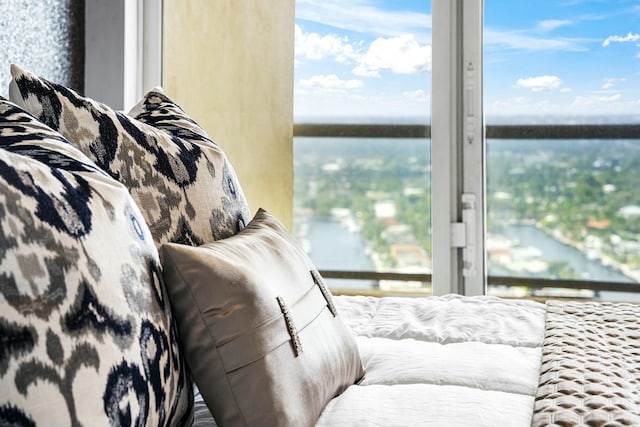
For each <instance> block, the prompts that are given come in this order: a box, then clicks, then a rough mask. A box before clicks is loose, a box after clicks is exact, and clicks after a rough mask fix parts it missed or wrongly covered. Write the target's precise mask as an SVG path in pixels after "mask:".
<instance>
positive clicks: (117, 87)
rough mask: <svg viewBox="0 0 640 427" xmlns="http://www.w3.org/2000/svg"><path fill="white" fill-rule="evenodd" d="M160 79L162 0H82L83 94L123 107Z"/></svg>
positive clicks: (131, 103)
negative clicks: (83, 24) (107, 0)
mask: <svg viewBox="0 0 640 427" xmlns="http://www.w3.org/2000/svg"><path fill="white" fill-rule="evenodd" d="M105 52H108V55H107V54H105ZM161 84H162V1H158V0H114V1H109V2H105V1H100V0H87V1H86V3H85V84H84V92H85V95H86V96H89V97H91V98H94V99H96V100H99V101H101V102H104V103H106V104H108V105H110V106H112V107H113V108H115V109H117V110H128V109H129V108H131V107H132V106H133V105H135V104H136V103H137V102H138V101H139V100H140V98H141V97H142V96H143V95H144V93H145V92H146V91H148V90H150V89H152V88H154V87H156V86H160V85H161Z"/></svg>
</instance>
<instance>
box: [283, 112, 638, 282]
mask: <svg viewBox="0 0 640 427" xmlns="http://www.w3.org/2000/svg"><path fill="white" fill-rule="evenodd" d="M293 135H294V137H343V138H344V137H352V138H430V137H431V127H430V126H429V125H402V124H389V125H387V124H326V123H297V124H295V125H294V128H293ZM485 135H486V138H487V139H565V140H566V139H640V124H602V125H599V124H595V125H594V124H586V125H585V124H577V125H488V126H486V128H485ZM321 274H322V275H323V276H324V277H325V278H327V279H349V280H373V281H380V280H393V281H407V282H409V281H411V282H423V283H431V280H432V277H431V274H408V273H396V272H378V271H346V270H322V271H321ZM487 283H488V285H490V286H506V287H527V288H530V289H544V288H559V289H579V290H593V291H609V292H629V293H640V284H637V283H625V282H610V281H597V280H578V279H576V280H566V279H544V278H527V277H511V276H509V277H506V276H488V278H487ZM341 291H342V292H344V293H349V292H350V291H353V290H346V289H344V290H341ZM358 292H359V293H360V292H361V290H358ZM378 293H380V294H383V293H384V292H382V291H381V292H376V291H373V292H371V294H378ZM395 293H397V294H405V295H413V294H416V295H418V294H420V293H418V292H414V291H408V292H402V291H401V292H395Z"/></svg>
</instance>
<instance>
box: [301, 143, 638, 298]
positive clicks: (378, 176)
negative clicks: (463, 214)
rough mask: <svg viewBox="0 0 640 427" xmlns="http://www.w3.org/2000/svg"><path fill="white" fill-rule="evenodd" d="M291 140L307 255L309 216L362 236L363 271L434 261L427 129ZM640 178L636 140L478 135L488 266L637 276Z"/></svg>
mask: <svg viewBox="0 0 640 427" xmlns="http://www.w3.org/2000/svg"><path fill="white" fill-rule="evenodd" d="M294 148H295V161H294V176H295V181H294V185H295V189H294V204H295V210H296V215H295V219H294V221H295V224H294V228H295V231H296V234H297V237H298V238H299V239H300V241H301V242H303V244H304V245H305V247H306V248H307V249H308V250H309V252H310V256H311V258H312V260H313V259H314V253H313V249H314V248H313V247H314V246H318V245H322V244H323V243H322V241H321V240H322V238H324V237H322V238H320V239H319V238H317V237H316V238H315V240H314V242H309V241H308V231H309V227H310V226H313V224H317V223H318V222H321V221H331V222H338V223H340V224H342V226H343V227H342V230H343V232H344V233H351V234H354V235H356V236H358V238H361V239H362V241H363V246H364V252H365V253H366V257H368V258H369V259H370V260H371V267H370V268H369V269H370V270H375V271H393V272H405V273H430V272H431V228H430V224H431V204H432V203H436V202H437V201H433V200H432V199H431V160H430V141H429V140H427V139H358V138H351V139H349V138H296V140H295V143H294ZM638 182H640V140H489V141H487V241H486V249H487V257H488V262H489V274H491V275H499V276H509V277H541V278H551V279H574V280H603V281H618V282H620V281H625V282H640V196H639V195H638V192H637V189H636V188H635V187H636V184H637V183H638ZM326 239H327V240H328V241H327V242H326V243H325V244H326V245H332V242H331V240H332V239H335V238H332V237H331V236H329V235H327V236H326ZM319 240H320V242H319ZM550 243H552V244H555V245H556V246H555V247H556V249H549V248H548V245H549V244H550ZM545 245H547V246H545ZM558 248H559V249H558ZM569 251H574V252H575V251H578V252H579V253H580V254H581V259H582V261H580V262H578V263H576V262H573V261H571V260H569V259H568V257H567V256H565V253H568V252H569ZM314 262H316V261H315V260H314ZM322 262H323V261H320V263H322ZM348 265H354V264H353V263H349V264H348ZM318 267H319V268H323V269H336V266H332V265H318ZM594 267H597V268H596V269H594ZM351 269H354V268H353V267H352V268H351ZM424 285H425V284H420V283H417V284H413V283H409V284H407V283H403V284H401V286H403V287H405V288H406V287H407V286H409V287H411V286H413V287H416V286H417V287H421V288H423V287H424ZM374 286H379V287H380V288H385V287H386V288H387V289H386V290H393V288H394V286H399V284H398V283H393V282H389V283H386V282H380V283H378V284H374ZM510 291H511V292H518V293H519V296H525V295H528V294H531V291H530V290H527V289H511V290H510ZM592 294H593V292H591V293H589V292H586V291H585V292H583V293H582V294H580V295H578V296H585V297H589V296H591V295H592Z"/></svg>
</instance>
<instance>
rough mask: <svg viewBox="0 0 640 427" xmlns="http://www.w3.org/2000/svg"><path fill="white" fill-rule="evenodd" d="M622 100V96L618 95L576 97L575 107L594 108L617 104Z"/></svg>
mask: <svg viewBox="0 0 640 427" xmlns="http://www.w3.org/2000/svg"><path fill="white" fill-rule="evenodd" d="M620 98H622V95H621V94H619V93H616V94H615V95H611V96H602V95H590V96H576V99H574V100H573V105H576V106H580V107H585V106H592V105H598V104H604V103H611V102H617V101H619V100H620Z"/></svg>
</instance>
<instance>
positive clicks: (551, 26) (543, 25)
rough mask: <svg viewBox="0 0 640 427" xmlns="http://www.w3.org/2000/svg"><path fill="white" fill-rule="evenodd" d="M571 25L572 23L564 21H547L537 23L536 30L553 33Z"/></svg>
mask: <svg viewBox="0 0 640 427" xmlns="http://www.w3.org/2000/svg"><path fill="white" fill-rule="evenodd" d="M571 24H573V21H568V20H566V19H547V20H545V21H540V22H538V25H537V28H538V29H539V30H541V31H553V30H555V29H556V28H560V27H566V26H568V25H571Z"/></svg>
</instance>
